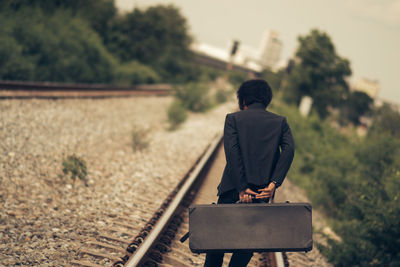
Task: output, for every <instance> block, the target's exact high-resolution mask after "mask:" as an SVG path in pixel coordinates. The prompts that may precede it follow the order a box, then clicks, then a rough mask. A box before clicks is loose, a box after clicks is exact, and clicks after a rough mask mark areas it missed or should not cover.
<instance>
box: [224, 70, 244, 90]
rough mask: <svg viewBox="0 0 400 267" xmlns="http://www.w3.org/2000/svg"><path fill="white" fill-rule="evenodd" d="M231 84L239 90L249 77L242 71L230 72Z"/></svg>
mask: <svg viewBox="0 0 400 267" xmlns="http://www.w3.org/2000/svg"><path fill="white" fill-rule="evenodd" d="M228 79H229V82H230V83H231V84H232V85H233V87H234V88H239V86H240V85H241V84H242V83H243V82H245V81H246V80H248V79H249V75H248V74H246V73H244V72H241V71H235V70H234V71H231V72H229V77H228Z"/></svg>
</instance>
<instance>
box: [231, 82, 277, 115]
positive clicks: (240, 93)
mask: <svg viewBox="0 0 400 267" xmlns="http://www.w3.org/2000/svg"><path fill="white" fill-rule="evenodd" d="M237 98H238V102H239V108H240V109H241V110H243V109H244V106H245V105H246V106H248V105H251V104H253V103H255V102H258V103H261V104H263V105H264V106H265V108H266V107H267V106H268V105H269V103H270V102H271V99H272V90H271V87H270V86H269V84H268V83H267V82H266V81H264V80H261V79H254V80H248V81H245V82H244V83H242V85H241V86H240V87H239V89H238V90H237Z"/></svg>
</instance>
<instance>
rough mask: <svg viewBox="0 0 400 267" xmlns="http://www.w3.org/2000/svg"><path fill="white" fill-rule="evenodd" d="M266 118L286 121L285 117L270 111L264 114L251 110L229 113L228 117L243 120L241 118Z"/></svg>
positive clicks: (265, 111)
mask: <svg viewBox="0 0 400 267" xmlns="http://www.w3.org/2000/svg"><path fill="white" fill-rule="evenodd" d="M252 116H257V117H266V118H269V119H273V120H279V121H283V120H286V117H285V116H282V115H279V114H276V113H273V112H270V111H268V110H263V111H262V112H257V113H255V112H252V111H251V110H239V111H236V112H232V113H228V114H227V115H226V117H233V118H241V117H252Z"/></svg>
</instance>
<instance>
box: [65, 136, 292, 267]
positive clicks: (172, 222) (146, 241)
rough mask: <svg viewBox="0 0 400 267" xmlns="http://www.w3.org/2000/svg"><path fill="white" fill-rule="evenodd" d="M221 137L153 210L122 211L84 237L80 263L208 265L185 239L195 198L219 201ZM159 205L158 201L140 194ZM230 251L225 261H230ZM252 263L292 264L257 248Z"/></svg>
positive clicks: (94, 265) (222, 161)
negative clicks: (99, 230)
mask: <svg viewBox="0 0 400 267" xmlns="http://www.w3.org/2000/svg"><path fill="white" fill-rule="evenodd" d="M221 139H222V138H221V136H218V137H216V138H215V139H214V141H213V142H212V143H211V144H210V145H209V146H208V147H207V149H206V150H205V151H204V152H203V154H202V155H201V156H200V157H199V158H198V159H197V161H196V163H195V164H194V165H193V167H192V168H191V169H190V170H189V171H188V172H187V174H186V175H185V177H184V178H183V179H182V180H181V181H180V183H179V184H178V185H177V186H176V187H175V189H174V190H173V191H172V192H170V193H169V195H168V197H167V198H166V199H165V200H164V201H163V202H162V203H161V204H160V205H159V208H158V209H157V210H156V211H155V212H154V213H151V212H150V210H145V209H143V208H138V209H137V210H136V211H135V216H136V217H135V218H136V219H135V220H132V216H130V217H129V218H128V217H123V216H118V217H114V218H111V219H110V220H108V221H107V225H106V226H105V227H104V230H103V231H104V232H102V233H99V234H98V235H97V236H96V237H93V236H92V237H87V238H83V239H82V240H81V242H80V245H79V247H77V248H76V251H77V257H76V258H77V259H76V260H73V261H72V262H71V263H72V264H74V265H78V266H87V267H99V266H111V265H112V266H118V267H121V266H128V267H133V266H165V267H172V266H174V267H178V266H202V265H203V263H204V256H205V255H204V254H194V253H192V252H191V251H190V250H189V247H188V244H187V243H184V244H182V243H180V241H179V239H180V237H181V236H183V234H184V233H185V232H186V231H187V230H188V228H189V225H188V212H187V209H188V207H189V205H190V204H192V203H203V204H204V203H211V202H213V201H215V200H216V196H215V194H216V183H218V182H219V177H220V176H221V173H222V168H223V167H224V165H225V158H224V153H223V148H222V146H221ZM137 201H138V202H139V203H142V204H143V203H144V204H148V205H150V204H153V206H154V201H156V200H151V199H146V198H142V199H138V200H137ZM229 257H230V256H229V254H228V255H227V256H225V258H224V263H225V264H227V262H228V261H229ZM248 266H252V267H254V266H268V267H270V266H271V267H275V266H277V267H283V266H289V265H288V260H287V258H286V257H285V255H284V254H282V253H257V254H255V255H254V256H253V258H252V260H251V262H250V263H249V265H248Z"/></svg>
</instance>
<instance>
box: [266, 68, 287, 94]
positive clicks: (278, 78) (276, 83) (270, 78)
mask: <svg viewBox="0 0 400 267" xmlns="http://www.w3.org/2000/svg"><path fill="white" fill-rule="evenodd" d="M283 76H284V71H283V70H279V71H277V72H273V71H271V70H268V69H264V70H263V71H262V72H261V74H260V78H261V79H264V80H266V81H267V82H268V84H269V86H271V89H272V91H273V92H274V93H275V92H277V91H278V90H279V89H280V87H281V83H282V79H283Z"/></svg>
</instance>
